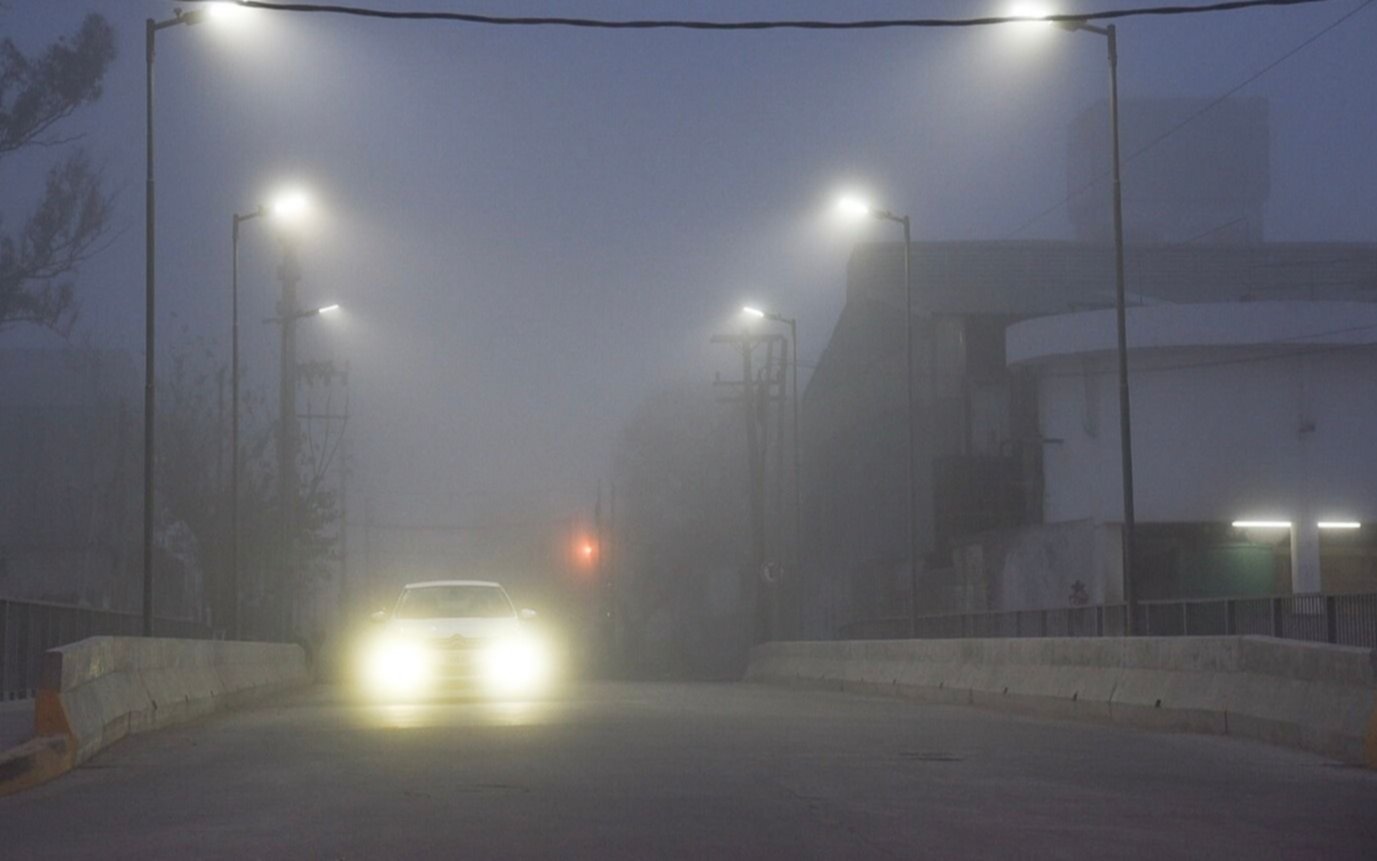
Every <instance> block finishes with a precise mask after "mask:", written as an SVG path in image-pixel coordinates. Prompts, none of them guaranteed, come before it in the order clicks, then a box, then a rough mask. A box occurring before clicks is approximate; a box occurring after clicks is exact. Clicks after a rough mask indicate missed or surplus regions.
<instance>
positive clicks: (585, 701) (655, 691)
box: [0, 684, 1377, 861]
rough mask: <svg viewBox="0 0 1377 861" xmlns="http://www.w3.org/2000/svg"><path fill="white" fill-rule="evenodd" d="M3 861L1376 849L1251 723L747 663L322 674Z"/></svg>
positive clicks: (1370, 808)
mask: <svg viewBox="0 0 1377 861" xmlns="http://www.w3.org/2000/svg"><path fill="white" fill-rule="evenodd" d="M0 857H4V858H6V859H11V858H13V859H20V858H25V859H27V858H44V859H49V858H82V859H85V858H91V859H107V858H139V859H148V858H197V859H205V858H312V859H346V861H347V859H373V858H379V859H383V858H474V859H494V858H542V857H543V858H596V859H653V858H693V859H700V858H706V859H712V861H723V859H732V858H790V859H793V858H799V859H808V858H817V859H839V858H923V857H925V858H1012V857H1019V858H1082V857H1084V858H1097V859H1100V858H1152V859H1159V861H1160V859H1164V858H1185V857H1190V858H1214V857H1227V858H1235V859H1242V858H1287V857H1289V858H1325V859H1341V858H1353V859H1359V858H1363V859H1369V861H1370V859H1373V858H1377V773H1373V772H1370V771H1365V770H1362V769H1359V768H1353V767H1346V766H1342V765H1338V764H1335V763H1332V762H1329V761H1326V760H1323V759H1320V758H1318V757H1314V756H1310V755H1308V754H1303V753H1298V752H1295V751H1290V750H1282V749H1276V748H1271V747H1267V746H1264V745H1261V744H1256V743H1252V742H1247V741H1241V740H1237V739H1227V738H1214V737H1205V736H1188V735H1167V734H1155V733H1148V732H1141V731H1136V730H1126V729H1119V728H1115V727H1108V726H1098V725H1091V724H1083V723H1073V722H1060V721H1044V720H1032V719H1025V718H1015V717H1009V716H1005V715H1000V714H995V713H991V712H984V711H979V710H975V709H969V708H960V707H946V706H942V707H938V706H926V705H921V704H917V703H911V702H905V701H902V700H892V699H883V698H870V697H858V696H850V695H843V694H834V693H817V692H800V691H786V690H777V689H770V688H762V687H755V686H749V685H729V684H719V685H709V684H700V685H691V684H589V685H583V686H580V687H577V688H573V689H571V690H569V691H567V692H566V693H565V694H563V695H562V696H560V697H559V698H556V699H553V700H552V701H549V702H543V703H530V704H515V703H514V704H492V703H481V702H447V703H434V704H424V705H397V706H377V705H369V704H366V703H362V702H359V701H357V700H355V699H353V698H352V697H350V696H348V695H347V694H346V693H345V692H344V691H342V690H341V689H338V688H330V687H316V688H312V689H310V690H306V691H302V692H299V693H296V694H293V695H290V696H287V697H284V698H281V699H278V700H275V701H273V702H271V703H268V704H264V705H260V706H258V707H256V708H252V709H248V710H244V711H238V712H230V713H226V714H222V715H218V716H215V717H212V718H210V719H207V720H205V721H202V722H199V723H196V724H191V725H186V726H182V727H178V728H174V729H169V730H164V731H162V732H158V733H152V734H147V735H142V736H137V737H133V738H130V739H126V740H125V741H123V742H121V743H119V744H117V745H115V746H114V747H112V748H110V749H109V750H107V751H105V752H103V753H102V754H100V755H99V756H97V757H96V758H95V759H93V760H92V761H91V762H89V763H87V764H86V765H85V766H83V767H82V768H81V769H79V770H77V771H76V772H73V773H72V774H69V775H67V776H65V777H63V778H60V779H59V780H57V781H55V782H53V783H50V784H48V785H46V786H43V787H40V788H38V789H36V790H32V791H30V792H27V793H24V794H21V795H17V796H12V797H8V798H0Z"/></svg>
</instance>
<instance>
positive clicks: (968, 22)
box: [239, 0, 1329, 30]
mask: <svg viewBox="0 0 1377 861" xmlns="http://www.w3.org/2000/svg"><path fill="white" fill-rule="evenodd" d="M1327 2H1329V0H1228V2H1220V3H1207V4H1204V5H1200V6H1183V5H1173V6H1143V7H1139V8H1135V9H1112V10H1107V11H1103V12H1078V13H1075V14H1057V15H1047V16H1044V17H1041V18H1037V19H1032V18H1029V17H1020V16H1007V15H993V16H983V17H978V18H875V19H867V20H855V21H811V20H802V19H779V20H768V21H699V20H687V19H656V18H642V19H629V20H620V21H618V20H608V19H601V18H565V17H553V16H510V15H478V14H474V13H471V12H431V11H420V10H414V11H406V10H396V9H374V8H370V7H367V6H348V5H341V4H335V3H269V2H261V0H239V5H241V6H246V7H249V8H252V9H268V10H272V11H277V12H317V13H324V14H330V15H353V16H355V17H360V18H384V19H390V20H400V21H453V22H456V23H461V24H484V25H491V26H503V27H579V28H584V29H594V30H891V29H931V28H940V27H984V26H988V25H991V24H1010V23H1017V22H1022V21H1029V20H1038V21H1051V22H1056V21H1108V20H1114V19H1119V18H1139V17H1144V16H1167V15H1200V14H1206V13H1211V12H1235V11H1239V10H1242V9H1257V8H1262V7H1268V6H1274V7H1275V6H1307V5H1310V4H1314V3H1327Z"/></svg>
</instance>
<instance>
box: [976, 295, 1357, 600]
mask: <svg viewBox="0 0 1377 861" xmlns="http://www.w3.org/2000/svg"><path fill="white" fill-rule="evenodd" d="M1374 286H1377V282H1374ZM1128 332H1129V357H1130V369H1131V394H1132V397H1131V402H1132V406H1133V462H1134V473H1135V482H1134V484H1135V492H1134V501H1135V507H1136V519H1137V522H1138V524H1139V529H1138V533H1139V536H1140V538H1139V542H1138V543H1139V545H1140V546H1139V547H1138V549H1137V551H1136V552H1135V562H1136V564H1135V586H1136V591H1137V593H1138V595H1139V596H1140V597H1143V598H1154V597H1161V598H1164V597H1207V596H1213V595H1241V594H1273V593H1278V592H1287V591H1290V592H1295V593H1312V592H1319V591H1326V592H1336V591H1359V590H1361V591H1377V548H1374V546H1373V544H1374V542H1373V540H1372V536H1371V534H1370V533H1371V531H1372V530H1371V529H1368V533H1369V534H1364V533H1363V530H1362V529H1361V528H1356V529H1355V528H1352V524H1355V523H1358V524H1362V523H1366V524H1368V525H1369V527H1370V526H1371V525H1372V524H1374V523H1377V457H1374V456H1373V455H1374V453H1377V445H1375V444H1374V439H1373V428H1377V398H1372V397H1367V396H1365V395H1366V390H1367V389H1369V388H1370V386H1371V381H1372V380H1373V379H1374V378H1377V352H1374V349H1373V348H1374V347H1377V303H1372V302H1342V301H1332V302H1321V301H1260V302H1247V303H1237V302H1231V303H1207V304H1190V305H1179V304H1164V305H1153V306H1145V307H1138V308H1132V309H1130V312H1129V314H1128ZM1007 344H1008V361H1009V363H1010V365H1012V366H1014V367H1016V368H1022V369H1026V370H1027V371H1028V373H1030V374H1031V375H1032V377H1033V378H1034V379H1035V381H1036V382H1035V386H1036V389H1037V411H1038V417H1039V433H1040V436H1041V437H1042V444H1043V446H1042V465H1043V497H1042V498H1043V518H1044V520H1045V522H1046V523H1047V524H1049V525H1050V524H1055V525H1059V526H1062V527H1063V528H1064V527H1066V526H1069V525H1071V524H1077V523H1084V524H1095V525H1105V524H1108V525H1110V526H1111V527H1112V528H1111V530H1110V532H1111V534H1114V533H1117V530H1118V527H1119V524H1120V523H1121V522H1122V511H1123V509H1122V483H1121V478H1120V469H1119V464H1120V454H1119V451H1120V448H1119V423H1118V386H1117V378H1116V375H1115V364H1114V361H1115V358H1114V357H1115V326H1114V315H1113V312H1111V311H1085V312H1078V313H1069V314H1058V315H1052V316H1048V317H1042V318H1038V319H1034V320H1027V321H1024V322H1021V323H1017V324H1015V325H1013V326H1010V327H1009V329H1008V335H1007ZM1236 523H1239V524H1241V523H1251V524H1254V525H1252V526H1246V527H1245V526H1234V525H1233V524H1236ZM1264 524H1275V525H1264ZM1321 524H1323V525H1324V528H1321ZM1008 558H1009V557H1008V556H1007V555H1006V556H1005V558H1004V559H1003V560H1001V564H1007V562H1008ZM1119 562H1120V557H1119V555H1118V554H1117V553H1113V552H1111V553H1105V554H1102V555H1101V556H1100V557H1099V558H1096V559H1094V562H1093V564H1092V565H1090V566H1081V567H1080V568H1079V570H1078V571H1077V572H1066V573H1064V574H1062V575H1061V576H1062V577H1063V578H1066V577H1070V576H1075V575H1076V573H1079V574H1080V576H1081V577H1082V578H1083V581H1082V582H1086V583H1088V584H1090V586H1089V588H1090V589H1091V590H1092V591H1096V592H1099V593H1100V594H1104V595H1108V596H1110V597H1116V596H1117V594H1119V585H1120V577H1121V566H1120V564H1119ZM1041 573H1042V575H1043V576H1042V578H1041V579H1040V580H1032V581H1028V580H1025V583H1024V590H1023V593H1022V594H1021V595H1019V596H1018V597H1019V598H1021V599H1023V600H1024V601H1026V602H1028V603H1032V604H1034V605H1036V604H1042V605H1045V606H1051V605H1052V604H1053V602H1056V601H1057V599H1058V598H1060V597H1062V596H1064V595H1065V594H1066V593H1065V591H1064V590H1065V588H1066V586H1067V584H1066V582H1065V581H1063V582H1061V583H1057V582H1056V581H1057V579H1058V577H1057V572H1055V571H1047V572H1041ZM1039 586H1041V587H1042V588H1041V589H1038V588H1037V587H1039ZM1008 597H1013V596H1008ZM1001 603H1009V602H1008V601H1007V600H1006V601H1004V602H1001Z"/></svg>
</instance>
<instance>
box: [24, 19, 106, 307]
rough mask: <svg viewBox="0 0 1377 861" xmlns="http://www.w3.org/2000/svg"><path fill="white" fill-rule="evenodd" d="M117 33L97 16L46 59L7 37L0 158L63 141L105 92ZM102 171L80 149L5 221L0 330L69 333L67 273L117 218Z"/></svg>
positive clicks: (53, 48)
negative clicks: (11, 224)
mask: <svg viewBox="0 0 1377 861" xmlns="http://www.w3.org/2000/svg"><path fill="white" fill-rule="evenodd" d="M114 58H115V35H114V31H113V30H112V29H111V28H110V25H109V24H108V23H107V22H106V20H105V19H104V18H102V17H101V16H100V15H96V14H91V15H88V16H87V17H86V20H84V21H83V22H82V24H81V27H80V28H78V29H77V31H76V33H75V34H74V35H73V36H72V37H71V38H66V37H64V38H62V39H59V40H58V41H57V42H56V43H54V44H52V45H50V46H49V47H48V49H47V50H46V51H44V52H43V53H42V55H40V56H35V57H28V56H25V54H24V53H23V52H22V51H20V50H19V48H18V47H16V46H15V44H14V43H13V42H12V41H11V40H9V39H5V40H4V41H3V42H0V160H2V159H4V158H5V157H6V156H10V155H13V154H14V153H16V152H19V151H20V150H23V149H25V148H28V147H43V148H46V147H59V146H63V145H66V144H70V143H72V142H73V141H74V140H75V138H73V137H62V136H59V135H57V134H56V131H57V127H58V125H59V124H60V123H61V121H62V120H64V119H66V118H67V117H69V116H70V115H71V114H72V113H73V112H74V111H76V110H77V109H78V108H80V107H81V106H83V105H86V104H89V103H91V102H94V101H95V100H97V99H99V98H100V95H101V82H102V81H103V80H104V78H105V72H106V70H107V69H109V67H110V63H111V62H112V61H113V60H114ZM110 212H111V198H110V196H109V195H108V194H107V193H106V192H105V190H104V187H103V182H102V178H101V175H100V170H99V169H98V168H96V167H95V166H93V164H92V162H91V158H90V156H89V154H88V153H87V152H86V151H85V150H84V149H82V148H80V147H77V148H76V149H75V150H74V151H72V152H71V153H69V154H68V155H67V156H66V157H65V158H63V159H62V160H61V161H59V162H58V163H57V164H55V165H53V166H52V167H51V168H50V169H49V170H48V175H47V181H46V183H45V184H44V189H43V197H42V199H41V200H40V201H39V203H38V205H37V206H36V207H35V208H34V210H33V212H32V213H30V214H29V217H28V218H27V220H26V221H25V222H24V224H23V226H22V227H21V228H19V230H18V231H16V232H14V233H10V232H7V231H4V229H3V228H4V224H3V221H0V329H3V328H4V327H5V326H6V325H7V324H10V323H33V324H36V325H39V326H46V327H48V328H51V329H53V330H55V331H58V332H64V331H65V330H66V329H67V328H68V327H69V326H70V324H71V322H72V319H73V316H74V313H75V304H74V302H73V297H72V285H71V282H70V281H69V280H68V279H67V276H70V275H72V274H73V273H74V272H75V271H76V270H77V268H78V267H79V266H80V264H81V263H82V262H83V261H85V260H86V259H87V258H88V257H89V256H90V255H91V254H92V253H93V252H94V251H95V250H97V244H98V242H99V241H100V239H101V237H102V236H103V235H104V234H105V231H106V229H107V227H108V226H109V222H110Z"/></svg>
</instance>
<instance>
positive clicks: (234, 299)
mask: <svg viewBox="0 0 1377 861" xmlns="http://www.w3.org/2000/svg"><path fill="white" fill-rule="evenodd" d="M306 205H307V204H306V198H305V197H304V196H303V195H301V194H300V193H293V194H289V195H287V196H284V197H282V198H280V199H279V200H277V201H276V202H275V203H274V204H273V205H272V207H271V209H270V208H269V207H266V206H259V207H258V208H257V209H255V210H254V211H252V212H249V213H246V214H243V215H241V214H239V213H237V212H236V213H234V215H233V217H232V218H231V219H230V221H231V229H230V249H231V264H230V319H231V324H230V536H231V537H230V586H229V592H230V622H229V625H228V627H229V632H230V637H231V639H238V638H239V225H241V224H243V223H244V222H246V221H252V220H253V219H255V218H261V217H262V216H264V215H267V214H268V213H269V212H271V213H272V214H273V215H276V216H282V217H294V216H296V215H298V214H299V213H300V212H301V211H302V210H304V209H305V208H306Z"/></svg>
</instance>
